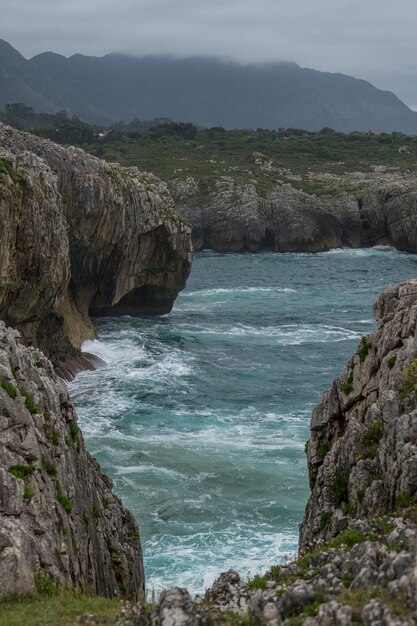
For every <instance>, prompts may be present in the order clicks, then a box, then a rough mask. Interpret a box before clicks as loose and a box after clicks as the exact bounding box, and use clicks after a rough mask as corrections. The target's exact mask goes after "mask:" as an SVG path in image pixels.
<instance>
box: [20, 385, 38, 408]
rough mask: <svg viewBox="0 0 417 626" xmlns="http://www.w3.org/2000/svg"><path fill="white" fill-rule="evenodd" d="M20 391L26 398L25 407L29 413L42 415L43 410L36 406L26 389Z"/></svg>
mask: <svg viewBox="0 0 417 626" xmlns="http://www.w3.org/2000/svg"><path fill="white" fill-rule="evenodd" d="M19 391H20V393H21V395H22V396H23V397H24V398H25V407H26V408H27V410H28V411H29V413H32V414H34V413H40V412H41V410H40V408H39V407H38V406H37V404H35V401H34V399H33V396H32V395H31V394H30V393H29V392H28V391H26V389H22V388H19Z"/></svg>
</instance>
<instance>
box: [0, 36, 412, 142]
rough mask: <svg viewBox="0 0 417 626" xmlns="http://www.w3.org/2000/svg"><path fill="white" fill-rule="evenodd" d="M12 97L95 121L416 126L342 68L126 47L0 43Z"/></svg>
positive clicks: (3, 79) (1, 95)
mask: <svg viewBox="0 0 417 626" xmlns="http://www.w3.org/2000/svg"><path fill="white" fill-rule="evenodd" d="M12 102H23V103H24V104H26V105H29V106H33V107H34V108H35V109H36V110H38V111H45V112H51V111H57V110H58V109H60V108H61V109H62V108H64V109H67V110H69V111H70V112H71V113H74V114H76V115H77V116H79V117H80V118H82V119H84V120H86V121H89V122H92V123H96V124H111V123H114V122H117V121H120V120H123V121H130V120H131V119H134V118H139V119H152V118H155V117H170V118H172V119H174V120H180V121H189V122H193V123H195V124H198V125H201V126H207V127H209V126H222V127H225V128H258V127H261V128H279V127H295V128H305V129H307V130H319V129H320V128H323V127H325V126H329V127H332V128H335V129H337V130H342V131H352V130H370V129H372V128H379V129H381V130H383V131H387V132H389V131H401V132H407V133H417V113H416V112H414V111H412V110H411V109H409V108H408V107H407V105H406V104H404V103H403V102H402V101H401V100H400V99H399V98H397V96H396V95H395V94H394V93H392V92H390V91H382V90H380V89H377V88H376V87H374V86H373V85H372V84H371V83H369V82H367V81H365V80H362V79H357V78H354V77H351V76H347V75H345V74H342V73H340V72H338V73H330V72H320V71H319V70H315V69H310V68H304V67H300V66H299V65H297V64H296V63H294V62H279V63H265V64H247V65H241V64H239V63H237V62H230V61H224V60H219V59H216V58H213V57H198V56H196V57H186V58H182V59H177V58H173V57H167V56H152V55H148V56H143V57H134V56H129V55H125V54H121V53H109V54H106V55H104V56H102V57H91V56H86V55H82V54H74V55H72V56H71V57H65V56H63V55H60V54H57V53H55V52H44V53H41V54H38V55H36V56H34V57H32V58H31V59H28V60H27V59H25V58H24V57H23V56H22V55H21V54H20V53H19V52H17V51H16V50H15V49H14V48H13V47H12V46H11V45H10V44H8V43H7V42H5V41H0V106H2V107H4V106H5V105H6V104H11V103H12Z"/></svg>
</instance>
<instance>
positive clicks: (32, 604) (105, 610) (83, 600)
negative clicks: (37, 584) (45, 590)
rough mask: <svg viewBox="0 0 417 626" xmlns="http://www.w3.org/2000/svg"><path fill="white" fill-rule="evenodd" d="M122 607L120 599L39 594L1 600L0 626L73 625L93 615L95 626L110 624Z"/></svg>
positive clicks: (66, 593)
mask: <svg viewBox="0 0 417 626" xmlns="http://www.w3.org/2000/svg"><path fill="white" fill-rule="evenodd" d="M121 608H122V602H121V600H109V599H107V598H101V597H99V596H92V597H90V596H87V595H85V594H82V593H78V592H76V591H71V590H69V589H62V590H59V591H57V592H56V593H55V594H54V595H45V594H37V595H34V596H22V597H17V598H11V599H8V600H2V601H0V626H27V625H29V624H30V626H74V622H75V620H76V618H77V617H78V616H80V615H83V614H85V613H91V614H93V615H94V616H95V617H96V618H97V621H96V622H95V623H96V624H100V625H101V624H107V623H108V622H109V621H111V620H113V619H114V618H115V617H116V615H117V614H118V613H120V611H121Z"/></svg>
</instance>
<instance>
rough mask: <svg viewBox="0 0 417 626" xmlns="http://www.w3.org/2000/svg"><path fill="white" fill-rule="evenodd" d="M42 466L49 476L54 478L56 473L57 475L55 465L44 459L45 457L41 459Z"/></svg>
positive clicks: (46, 458)
mask: <svg viewBox="0 0 417 626" xmlns="http://www.w3.org/2000/svg"><path fill="white" fill-rule="evenodd" d="M42 466H43V468H44V470H45V472H46V473H47V474H48V475H49V476H56V473H57V470H56V465H55V463H53V462H52V461H51V460H50V459H48V457H46V456H43V457H42Z"/></svg>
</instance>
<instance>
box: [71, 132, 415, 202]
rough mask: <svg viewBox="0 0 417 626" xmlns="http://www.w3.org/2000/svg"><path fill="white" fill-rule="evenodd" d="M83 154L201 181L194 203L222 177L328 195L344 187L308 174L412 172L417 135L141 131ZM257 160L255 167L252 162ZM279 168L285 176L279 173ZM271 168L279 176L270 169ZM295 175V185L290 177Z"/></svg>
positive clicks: (262, 189)
mask: <svg viewBox="0 0 417 626" xmlns="http://www.w3.org/2000/svg"><path fill="white" fill-rule="evenodd" d="M83 147H85V149H86V150H88V151H89V152H92V153H93V154H97V155H98V156H100V157H102V158H105V159H106V160H108V161H117V162H119V163H121V164H122V165H137V166H138V167H139V168H140V169H142V170H148V171H152V172H153V173H155V174H156V175H157V176H160V177H161V178H162V179H163V180H166V181H171V180H173V179H174V178H181V179H185V178H186V177H187V176H192V177H194V178H196V179H198V180H199V181H200V194H199V195H200V196H201V198H198V197H197V198H196V197H193V198H190V199H189V203H190V204H193V205H195V204H196V200H197V202H198V200H200V199H203V198H205V197H206V196H207V194H208V191H209V190H210V188H211V186H212V183H213V182H214V181H215V180H218V179H219V178H220V177H221V176H231V177H232V178H233V179H234V180H235V181H236V182H238V183H248V182H249V181H250V180H251V179H256V185H257V189H258V191H259V192H260V193H261V195H262V193H265V192H267V191H268V190H269V189H271V187H272V186H273V184H274V183H275V182H276V180H277V178H279V179H280V180H282V181H283V182H289V183H291V185H292V186H293V187H297V188H299V189H303V190H304V191H307V192H309V193H317V194H319V195H320V194H326V193H329V194H332V193H334V192H335V191H340V190H342V189H343V188H344V184H345V183H344V182H342V181H331V180H330V181H314V180H310V178H309V177H308V174H309V173H310V174H311V173H314V172H327V173H330V174H334V175H336V176H340V175H342V174H345V173H349V172H358V171H361V172H368V171H371V169H372V166H374V165H385V166H386V167H390V168H398V169H400V170H404V171H410V172H416V171H417V137H415V136H408V135H403V134H401V133H393V134H391V135H385V134H383V135H380V136H376V135H373V134H372V133H351V134H348V135H345V134H343V133H337V132H333V131H330V132H329V133H328V134H327V133H326V132H323V131H322V132H320V133H309V132H306V131H297V130H294V131H291V130H290V131H281V132H280V131H265V130H262V131H251V130H234V131H227V132H224V131H222V130H220V129H219V130H216V129H208V130H199V131H197V132H196V134H195V137H193V138H192V139H187V138H184V137H181V136H179V135H175V134H173V135H170V134H169V133H168V132H167V133H166V134H163V132H162V131H161V130H160V131H159V132H152V131H150V132H148V133H145V135H143V136H142V137H134V138H129V137H128V136H126V135H124V136H122V137H120V138H119V139H118V140H111V138H109V139H105V140H103V141H102V142H101V143H99V142H96V143H94V144H87V145H85V146H83ZM260 158H261V159H262V160H263V161H264V162H265V161H269V160H271V161H272V167H273V168H276V169H275V171H274V170H272V171H268V169H267V168H264V167H260V166H259V159H260ZM257 160H258V163H256V161H257ZM280 169H285V170H290V171H288V172H282V171H281V172H280V171H279V170H280ZM277 170H278V171H277ZM294 174H295V175H296V176H297V175H298V176H301V177H302V179H301V180H294V179H293V175H294Z"/></svg>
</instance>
